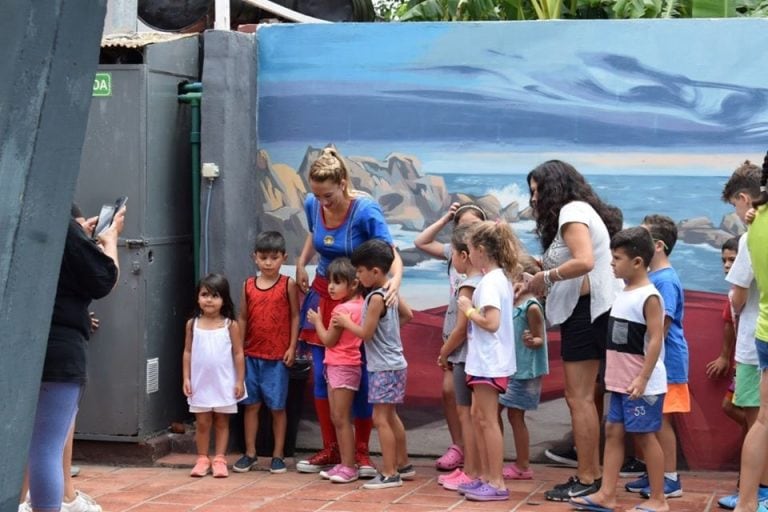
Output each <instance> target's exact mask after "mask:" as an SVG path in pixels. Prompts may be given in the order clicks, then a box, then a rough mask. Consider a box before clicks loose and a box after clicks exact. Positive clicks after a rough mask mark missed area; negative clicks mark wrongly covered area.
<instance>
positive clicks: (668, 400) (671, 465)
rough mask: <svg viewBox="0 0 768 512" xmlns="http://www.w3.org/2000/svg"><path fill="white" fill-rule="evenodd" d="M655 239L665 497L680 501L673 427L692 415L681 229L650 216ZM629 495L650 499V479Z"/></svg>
mask: <svg viewBox="0 0 768 512" xmlns="http://www.w3.org/2000/svg"><path fill="white" fill-rule="evenodd" d="M642 225H643V227H644V228H646V229H647V230H648V231H649V232H650V233H651V238H653V244H654V253H653V258H652V259H651V265H650V270H651V272H650V273H649V274H648V277H649V278H650V280H651V282H652V283H653V285H654V286H655V287H656V289H657V290H658V291H659V293H660V294H661V298H662V299H663V302H664V366H665V367H666V370H667V394H666V396H665V397H664V409H663V413H664V416H663V418H662V423H661V430H660V431H659V432H657V434H656V435H657V436H658V438H659V442H660V443H661V448H662V450H663V451H664V496H665V497H667V498H679V497H681V496H682V495H683V488H682V485H681V483H680V476H679V475H678V474H677V437H676V435H675V429H674V427H673V426H672V415H673V414H677V413H687V412H690V411H691V396H690V393H689V392H688V342H687V341H686V339H685V334H684V333H683V309H684V308H685V303H684V298H683V285H682V283H681V282H680V277H679V276H678V275H677V272H676V271H675V269H674V268H672V264H671V263H670V261H669V255H670V254H671V253H672V249H673V248H674V247H675V243H676V242H677V226H676V225H675V222H674V221H673V220H672V219H671V218H669V217H667V216H666V215H647V216H646V217H645V218H644V219H643V222H642ZM625 488H626V489H627V490H628V491H629V492H639V493H640V494H641V495H642V496H645V497H648V496H649V495H650V488H649V485H648V476H647V475H643V476H642V477H640V478H639V479H637V480H634V481H632V482H629V483H628V484H627V485H626V486H625Z"/></svg>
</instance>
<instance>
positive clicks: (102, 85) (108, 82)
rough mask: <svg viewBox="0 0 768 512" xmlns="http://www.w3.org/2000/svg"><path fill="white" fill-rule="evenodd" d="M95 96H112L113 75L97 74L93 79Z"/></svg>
mask: <svg viewBox="0 0 768 512" xmlns="http://www.w3.org/2000/svg"><path fill="white" fill-rule="evenodd" d="M93 95H94V96H112V73H106V72H105V73H96V77H95V78H94V79H93Z"/></svg>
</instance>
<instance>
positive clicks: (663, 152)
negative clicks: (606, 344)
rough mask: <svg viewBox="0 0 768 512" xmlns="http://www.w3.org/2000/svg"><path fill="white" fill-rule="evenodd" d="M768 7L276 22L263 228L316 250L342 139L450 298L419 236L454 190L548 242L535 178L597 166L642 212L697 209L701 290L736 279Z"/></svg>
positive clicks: (357, 171) (680, 261) (408, 245)
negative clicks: (329, 161)
mask: <svg viewBox="0 0 768 512" xmlns="http://www.w3.org/2000/svg"><path fill="white" fill-rule="evenodd" d="M765 23H766V22H765V21H764V20H717V21H712V20H670V21H610V22H608V21H584V22H577V21H553V22H509V23H467V24H456V23H445V24H442V23H440V24H372V25H371V24H368V25H358V24H334V25H283V26H267V27H264V28H261V29H260V30H259V32H258V102H259V103H258V113H257V116H258V117H257V118H258V141H257V145H258V148H259V152H258V158H257V160H258V163H257V167H258V170H260V171H263V173H262V174H260V175H259V176H260V186H259V189H260V192H259V193H260V194H261V195H262V197H261V198H260V199H261V200H263V201H264V204H266V206H265V212H264V213H265V215H266V216H265V217H264V218H265V220H264V223H265V225H264V226H262V227H263V228H270V227H272V228H274V227H280V228H282V230H284V231H286V232H288V233H289V243H290V245H291V248H292V249H291V251H292V252H293V253H294V254H298V252H299V249H300V246H301V241H303V239H304V236H305V233H306V232H305V231H303V230H305V229H306V223H305V221H304V219H303V211H302V209H301V204H302V198H303V195H304V194H305V193H306V190H307V187H306V173H307V170H308V165H309V163H310V162H311V159H312V158H313V156H314V155H315V154H316V153H317V150H318V149H319V148H321V147H323V146H325V145H326V144H328V143H333V144H335V145H336V146H337V147H338V148H339V150H340V151H341V152H342V154H344V155H345V156H347V157H349V163H350V167H351V168H352V174H353V182H354V184H355V186H356V188H358V189H361V190H364V191H366V192H368V193H370V194H372V195H373V196H374V197H376V198H377V199H378V201H379V203H380V204H381V205H382V208H383V209H384V211H385V214H386V216H387V220H388V222H389V224H390V226H391V229H392V232H393V235H394V237H395V238H396V240H397V244H398V245H399V247H400V248H401V250H402V251H403V254H404V259H405V261H406V264H407V265H408V266H407V270H406V273H405V280H404V287H403V290H404V291H403V293H404V295H405V296H406V297H408V298H409V299H410V301H411V302H412V303H413V304H414V305H415V306H416V307H417V308H426V307H431V306H436V305H439V304H444V303H445V302H446V299H447V283H446V277H445V276H446V273H445V264H444V263H442V262H436V261H432V260H429V259H427V258H425V257H423V256H422V255H420V254H418V251H416V250H415V249H413V239H414V238H415V237H416V236H417V234H418V233H419V232H420V231H421V229H423V228H424V227H425V226H426V225H428V224H429V223H431V222H433V221H434V220H435V219H437V218H438V217H439V216H440V215H442V214H443V212H444V211H445V209H446V208H447V207H448V205H449V204H450V202H451V201H453V200H456V199H459V200H469V199H474V200H479V201H480V202H481V204H483V205H484V206H485V207H486V208H488V209H489V210H491V212H492V213H493V214H494V215H498V216H500V217H502V218H504V219H506V220H508V221H510V222H511V223H512V224H511V225H512V226H513V228H514V229H515V231H516V232H517V233H518V235H519V236H520V237H521V239H522V240H523V242H524V243H525V245H526V246H527V247H528V248H529V250H530V251H531V252H532V253H534V254H539V253H540V252H541V248H540V246H539V244H538V241H537V240H536V237H535V235H534V233H533V228H534V222H533V221H532V220H531V219H530V216H529V215H528V212H527V211H526V208H527V205H528V190H527V186H526V183H525V175H526V174H527V173H528V171H529V170H531V169H532V168H533V167H534V166H536V165H537V164H538V163H540V162H542V161H544V160H548V159H551V158H559V159H562V160H565V161H568V162H570V163H572V164H574V165H575V166H576V168H577V169H579V170H580V171H581V172H582V173H583V174H585V175H586V176H587V178H588V180H589V181H590V182H591V184H592V186H593V187H594V188H595V189H596V190H597V192H598V193H599V194H600V195H601V196H602V197H603V199H605V200H607V201H608V202H611V203H613V204H615V205H617V206H619V207H620V208H621V209H622V210H623V212H624V218H625V224H627V225H628V226H629V225H636V224H638V223H639V222H640V220H641V219H642V218H643V216H644V215H646V214H649V213H662V214H666V215H669V216H670V217H672V218H673V219H674V220H675V221H676V222H679V223H680V227H681V241H680V242H679V243H678V245H677V247H676V248H675V250H674V253H673V258H672V261H673V264H674V265H675V266H676V267H677V268H678V270H679V272H680V274H681V278H682V280H683V284H684V286H685V287H686V288H688V289H693V290H704V291H716V292H722V291H725V289H726V285H725V282H724V280H723V273H722V268H721V263H720V254H719V246H720V244H721V243H722V242H723V241H724V240H726V239H727V238H729V237H731V236H733V235H734V234H736V233H738V232H740V229H742V226H741V225H740V223H739V222H738V220H737V219H735V217H734V216H733V215H732V208H731V207H730V206H729V205H728V204H726V203H724V202H722V201H721V199H720V193H721V190H722V186H723V184H724V183H725V181H726V179H727V176H728V175H729V174H730V173H731V171H732V170H733V169H734V168H735V167H736V166H738V165H739V164H740V163H741V162H743V161H744V160H745V159H751V160H753V161H756V162H758V163H759V162H761V161H762V156H761V155H762V154H763V152H764V151H765V149H766V145H768V137H767V136H766V135H767V133H766V130H767V127H768V89H766V88H765V84H766V83H767V82H768V81H767V80H766V74H767V72H766V70H768V65H767V64H768V62H766V61H768V56H766V54H765V52H764V51H763V50H764V48H765V47H766V46H767V43H768V31H767V30H766V24H765Z"/></svg>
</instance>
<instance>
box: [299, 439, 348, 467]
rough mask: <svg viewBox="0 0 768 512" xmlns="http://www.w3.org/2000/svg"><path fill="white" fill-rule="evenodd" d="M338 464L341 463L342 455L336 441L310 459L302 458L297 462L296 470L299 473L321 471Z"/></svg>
mask: <svg viewBox="0 0 768 512" xmlns="http://www.w3.org/2000/svg"><path fill="white" fill-rule="evenodd" d="M336 464H341V456H340V455H339V446H338V445H337V444H335V443H334V444H332V445H331V446H329V447H327V448H323V449H322V450H320V451H319V452H317V453H316V454H314V455H313V456H312V457H310V458H309V459H305V460H300V461H299V462H298V463H297V464H296V471H298V472H299V473H319V472H320V471H322V470H323V469H325V468H327V467H328V466H334V465H336Z"/></svg>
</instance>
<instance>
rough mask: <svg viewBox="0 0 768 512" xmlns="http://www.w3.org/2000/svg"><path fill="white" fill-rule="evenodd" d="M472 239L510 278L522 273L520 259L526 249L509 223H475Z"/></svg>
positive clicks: (473, 243)
mask: <svg viewBox="0 0 768 512" xmlns="http://www.w3.org/2000/svg"><path fill="white" fill-rule="evenodd" d="M471 241H472V245H473V246H475V247H478V246H482V247H483V248H484V249H485V252H486V254H488V256H489V257H490V258H491V259H493V260H494V261H495V262H496V264H497V265H498V266H499V267H501V269H502V270H504V273H505V274H506V275H507V277H508V278H509V279H514V278H515V276H517V274H519V273H520V271H521V266H520V264H519V262H518V261H519V257H520V255H521V254H523V252H524V251H523V249H522V245H521V244H520V240H518V238H517V236H515V233H514V232H513V231H512V228H511V227H509V224H508V223H506V222H504V221H496V222H493V221H485V222H480V223H477V224H474V225H473V226H472V235H471Z"/></svg>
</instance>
